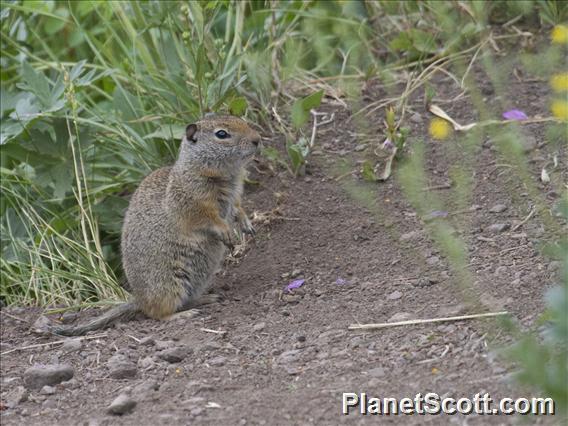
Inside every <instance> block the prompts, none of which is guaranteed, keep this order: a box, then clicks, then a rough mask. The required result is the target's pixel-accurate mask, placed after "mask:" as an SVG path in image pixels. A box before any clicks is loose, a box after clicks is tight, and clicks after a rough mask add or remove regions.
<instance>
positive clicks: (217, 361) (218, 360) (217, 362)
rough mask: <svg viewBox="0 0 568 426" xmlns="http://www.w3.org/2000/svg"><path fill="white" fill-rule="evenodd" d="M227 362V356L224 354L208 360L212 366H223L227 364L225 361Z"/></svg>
mask: <svg viewBox="0 0 568 426" xmlns="http://www.w3.org/2000/svg"><path fill="white" fill-rule="evenodd" d="M226 362H227V358H225V357H224V356H217V357H215V358H211V359H210V360H209V361H207V363H208V364H209V365H211V366H214V367H221V366H223V365H225V363H226Z"/></svg>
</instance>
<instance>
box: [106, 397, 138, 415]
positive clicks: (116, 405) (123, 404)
mask: <svg viewBox="0 0 568 426" xmlns="http://www.w3.org/2000/svg"><path fill="white" fill-rule="evenodd" d="M134 407H136V401H134V400H133V399H132V398H130V397H129V396H128V395H126V394H124V393H121V394H120V395H119V396H117V397H116V398H115V400H114V401H112V403H111V404H110V405H109V406H108V408H107V412H108V413H109V414H117V415H122V414H128V413H130V412H131V411H132V410H134Z"/></svg>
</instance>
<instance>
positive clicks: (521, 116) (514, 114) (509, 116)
mask: <svg viewBox="0 0 568 426" xmlns="http://www.w3.org/2000/svg"><path fill="white" fill-rule="evenodd" d="M503 118H504V119H505V120H517V121H522V120H526V119H527V118H528V117H527V115H526V114H525V113H524V112H523V111H521V110H518V109H512V110H510V111H505V112H504V113H503Z"/></svg>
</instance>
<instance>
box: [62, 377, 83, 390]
mask: <svg viewBox="0 0 568 426" xmlns="http://www.w3.org/2000/svg"><path fill="white" fill-rule="evenodd" d="M59 386H61V388H63V389H75V388H77V387H79V382H78V381H77V379H71V380H67V381H65V382H61V384H60V385H59Z"/></svg>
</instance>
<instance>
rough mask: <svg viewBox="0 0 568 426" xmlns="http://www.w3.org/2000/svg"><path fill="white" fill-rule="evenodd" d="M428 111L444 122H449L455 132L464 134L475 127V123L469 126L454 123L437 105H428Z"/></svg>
mask: <svg viewBox="0 0 568 426" xmlns="http://www.w3.org/2000/svg"><path fill="white" fill-rule="evenodd" d="M428 110H429V111H430V112H431V113H432V114H434V115H435V116H437V117H440V118H443V119H444V120H446V121H448V122H450V123H451V124H452V126H453V127H454V130H455V131H458V132H465V131H467V130H469V129H471V128H473V127H475V126H476V125H477V123H471V124H466V125H465V126H463V125H461V124H459V123H458V122H457V121H455V120H454V119H453V118H452V117H450V116H449V115H448V114H446V112H445V111H444V110H443V109H442V108H440V107H439V106H437V105H430V106H429V107H428Z"/></svg>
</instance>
